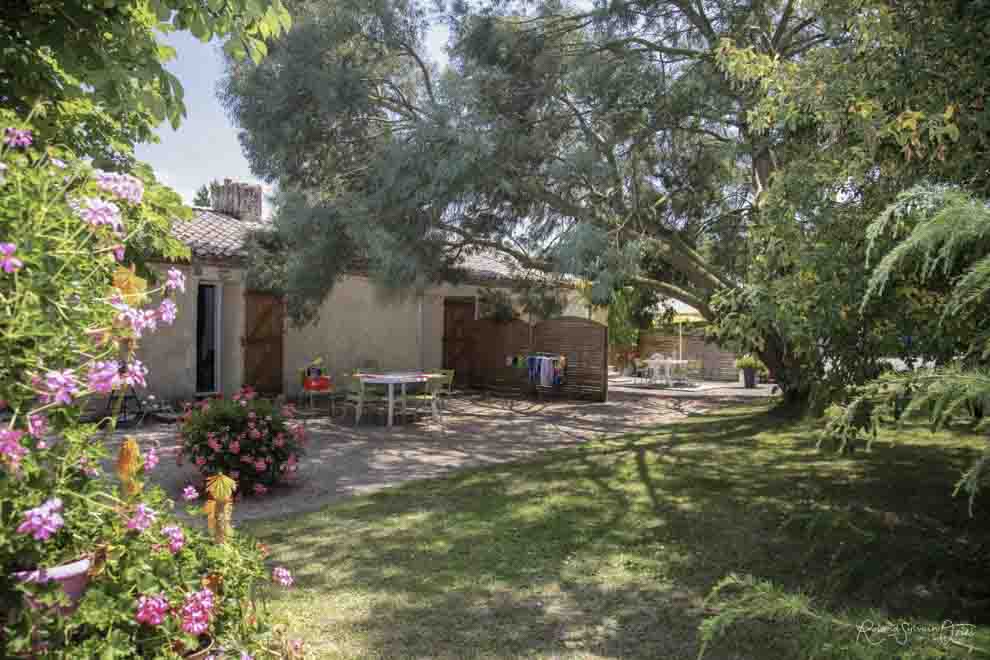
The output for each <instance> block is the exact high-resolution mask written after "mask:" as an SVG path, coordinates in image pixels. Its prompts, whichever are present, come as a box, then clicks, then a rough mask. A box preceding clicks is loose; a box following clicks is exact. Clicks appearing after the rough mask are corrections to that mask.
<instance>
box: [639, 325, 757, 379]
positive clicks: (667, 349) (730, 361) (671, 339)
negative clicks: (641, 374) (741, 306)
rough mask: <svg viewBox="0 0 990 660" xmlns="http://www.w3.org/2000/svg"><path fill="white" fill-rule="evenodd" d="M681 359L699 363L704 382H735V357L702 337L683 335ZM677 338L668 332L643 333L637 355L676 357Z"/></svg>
mask: <svg viewBox="0 0 990 660" xmlns="http://www.w3.org/2000/svg"><path fill="white" fill-rule="evenodd" d="M683 346H684V349H683V351H684V352H683V358H684V359H685V360H697V361H699V362H701V370H702V375H703V377H704V378H705V379H706V380H736V379H737V378H738V377H739V371H738V370H737V369H736V366H735V361H736V355H735V353H732V352H730V351H726V350H724V349H722V348H719V347H718V346H716V345H715V344H711V343H708V342H706V341H705V340H704V338H702V337H697V336H693V335H684V344H683ZM677 351H678V336H677V335H676V334H670V333H669V332H644V333H642V334H641V335H640V336H639V355H640V357H641V358H646V357H649V356H650V355H653V354H654V353H662V354H664V355H671V356H673V357H677Z"/></svg>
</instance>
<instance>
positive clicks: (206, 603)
mask: <svg viewBox="0 0 990 660" xmlns="http://www.w3.org/2000/svg"><path fill="white" fill-rule="evenodd" d="M179 615H180V617H181V618H182V629H183V630H184V631H186V632H187V633H189V634H190V635H202V634H203V633H205V632H206V631H207V630H209V627H210V619H211V618H212V616H213V592H212V591H210V590H209V589H203V590H201V591H196V592H194V593H191V594H189V595H188V596H186V600H185V603H183V605H182V610H181V611H180V613H179Z"/></svg>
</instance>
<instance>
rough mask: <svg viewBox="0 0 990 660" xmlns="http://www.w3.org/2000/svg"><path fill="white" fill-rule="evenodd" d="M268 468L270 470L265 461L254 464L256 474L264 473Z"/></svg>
mask: <svg viewBox="0 0 990 660" xmlns="http://www.w3.org/2000/svg"><path fill="white" fill-rule="evenodd" d="M267 468H268V464H267V463H265V462H264V461H263V460H260V459H259V460H257V461H255V462H254V470H255V472H264V471H265V470H266V469H267Z"/></svg>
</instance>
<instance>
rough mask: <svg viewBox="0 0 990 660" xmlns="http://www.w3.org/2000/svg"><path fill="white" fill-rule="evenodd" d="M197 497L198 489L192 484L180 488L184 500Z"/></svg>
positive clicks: (190, 500) (191, 499)
mask: <svg viewBox="0 0 990 660" xmlns="http://www.w3.org/2000/svg"><path fill="white" fill-rule="evenodd" d="M198 498H199V491H198V490H196V489H195V488H193V487H192V486H186V487H185V488H183V489H182V499H184V500H185V501H186V502H192V501H193V500H195V499H198Z"/></svg>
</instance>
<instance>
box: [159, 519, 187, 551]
mask: <svg viewBox="0 0 990 660" xmlns="http://www.w3.org/2000/svg"><path fill="white" fill-rule="evenodd" d="M162 534H164V535H165V536H167V537H168V551H169V552H171V553H172V554H173V555H174V554H175V553H177V552H178V551H180V550H182V547H183V546H184V545H185V544H186V535H185V534H184V533H183V532H182V528H181V527H178V526H176V525H168V526H166V527H162Z"/></svg>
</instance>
